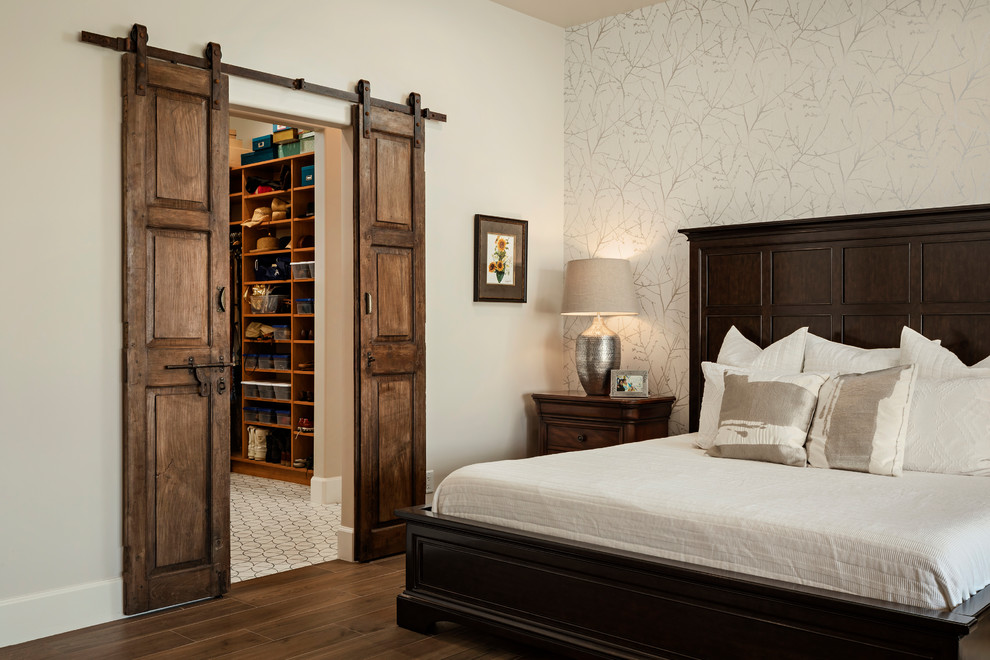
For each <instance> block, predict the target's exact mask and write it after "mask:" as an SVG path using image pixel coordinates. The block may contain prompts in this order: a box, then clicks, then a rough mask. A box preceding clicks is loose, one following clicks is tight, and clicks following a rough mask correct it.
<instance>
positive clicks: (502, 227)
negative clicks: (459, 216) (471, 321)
mask: <svg viewBox="0 0 990 660" xmlns="http://www.w3.org/2000/svg"><path fill="white" fill-rule="evenodd" d="M528 225H529V223H528V222H526V221H525V220H512V219H510V218H498V217H495V216H490V215H480V214H479V215H476V216H474V301H475V302H519V303H524V302H526V230H527V227H528Z"/></svg>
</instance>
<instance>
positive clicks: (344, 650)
mask: <svg viewBox="0 0 990 660" xmlns="http://www.w3.org/2000/svg"><path fill="white" fill-rule="evenodd" d="M404 562H405V557H404V556H398V557H390V558H388V559H383V560H380V561H377V562H372V563H369V564H351V563H347V562H342V561H332V562H327V563H324V564H316V565H314V566H307V567H306V568H300V569H297V570H295V571H290V572H287V573H279V574H277V575H270V576H268V577H263V578H258V579H255V580H250V581H247V582H239V583H237V584H235V585H233V587H232V588H231V590H230V593H229V594H227V595H226V596H224V597H223V598H219V599H214V600H209V601H203V602H199V603H194V604H191V605H185V606H180V607H175V608H171V609H168V610H162V611H160V612H154V613H152V614H145V615H142V616H136V617H131V618H129V619H122V620H120V621H113V622H110V623H105V624H102V625H99V626H93V627H91V628H83V629H82V630H76V631H73V632H68V633H64V634H61V635H55V636H52V637H46V638H44V639H39V640H35V641H33V642H26V643H24V644H19V645H16V646H9V647H6V648H2V649H0V658H4V659H8V658H9V659H11V660H26V659H31V660H35V659H39V658H59V659H60V660H66V659H76V658H86V659H89V658H101V659H103V658H107V659H110V658H121V659H128V660H129V659H131V658H156V659H159V658H160V659H165V658H182V659H183V660H187V659H190V658H218V657H227V658H237V659H241V658H248V659H249V658H264V659H265V660H272V659H275V658H307V659H309V658H335V659H336V658H342V659H347V658H355V659H362V660H363V659H364V658H383V659H384V658H436V659H442V658H449V659H450V660H468V659H469V658H491V659H499V660H510V659H512V658H553V657H556V656H554V655H551V654H548V653H545V652H543V651H540V650H539V649H535V648H532V647H529V646H525V645H522V644H517V643H515V642H512V641H509V640H503V639H501V638H497V637H492V636H489V635H487V634H484V633H480V632H476V631H473V630H471V629H469V628H463V627H460V626H456V625H454V624H441V625H440V626H439V630H438V632H437V633H436V634H434V635H420V634H418V633H414V632H412V631H409V630H405V629H403V628H399V627H398V626H396V625H395V597H396V596H397V595H398V594H399V593H400V592H401V591H402V589H403V588H404V586H405V566H404Z"/></svg>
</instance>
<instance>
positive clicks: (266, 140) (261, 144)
mask: <svg viewBox="0 0 990 660" xmlns="http://www.w3.org/2000/svg"><path fill="white" fill-rule="evenodd" d="M271 148H272V136H271V133H269V134H268V135H262V136H261V137H256V138H251V149H253V150H254V151H261V150H262V149H271Z"/></svg>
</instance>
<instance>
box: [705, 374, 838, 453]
mask: <svg viewBox="0 0 990 660" xmlns="http://www.w3.org/2000/svg"><path fill="white" fill-rule="evenodd" d="M826 379H827V376H824V375H821V374H791V375H769V374H763V375H758V374H755V373H748V374H745V373H743V374H740V373H732V372H731V371H729V372H727V373H725V375H724V379H723V380H724V383H725V392H724V394H723V395H722V408H721V410H720V412H719V424H718V432H717V433H716V434H715V443H714V445H713V446H712V447H711V448H709V449H708V454H709V455H710V456H715V457H717V458H741V459H745V460H751V461H765V462H768V463H783V464H784V465H795V466H799V467H804V466H805V464H806V463H807V454H806V453H805V450H804V444H805V441H806V440H807V438H808V426H809V425H810V424H811V418H812V416H813V415H814V413H815V404H816V402H817V400H818V390H819V388H821V386H822V383H824V382H825V381H826Z"/></svg>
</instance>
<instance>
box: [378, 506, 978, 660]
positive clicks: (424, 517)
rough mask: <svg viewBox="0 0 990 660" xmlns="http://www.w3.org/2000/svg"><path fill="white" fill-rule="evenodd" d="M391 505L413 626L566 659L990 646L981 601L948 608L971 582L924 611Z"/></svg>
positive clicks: (405, 605) (860, 653) (887, 652)
mask: <svg viewBox="0 0 990 660" xmlns="http://www.w3.org/2000/svg"><path fill="white" fill-rule="evenodd" d="M399 515H400V517H401V518H403V519H404V520H405V522H406V529H407V532H406V535H407V536H406V589H405V591H404V592H403V593H402V594H400V595H399V596H398V601H397V605H396V607H397V623H398V625H399V626H402V627H404V628H408V629H411V630H415V631H419V632H428V631H429V630H430V629H431V627H432V626H433V624H435V623H436V622H438V621H453V622H457V623H462V624H466V625H472V626H479V627H482V628H485V629H488V630H489V631H491V632H494V633H496V634H502V635H505V636H510V637H513V638H516V639H520V640H523V641H528V642H531V643H535V644H538V645H541V646H544V647H548V648H551V649H553V650H556V651H557V652H561V653H564V654H566V655H568V656H571V657H627V658H639V657H683V658H728V657H731V658H747V657H773V658H795V659H797V658H801V659H804V658H823V659H825V658H828V659H831V658H843V660H853V659H855V658H863V659H869V660H876V659H878V658H915V659H916V658H939V659H942V658H945V659H948V658H975V657H988V656H987V655H983V654H985V653H990V646H988V639H987V638H988V637H990V631H988V630H986V629H987V628H990V620H988V621H985V622H984V623H983V625H982V626H978V625H977V624H979V623H980V620H981V618H982V617H981V616H980V614H983V615H985V614H986V610H988V609H990V608H988V607H986V606H984V607H982V608H980V610H979V611H978V612H976V613H975V614H974V613H963V612H962V611H961V610H964V609H965V611H966V612H970V611H972V610H973V609H974V600H975V599H979V598H980V597H981V596H984V595H986V594H984V593H982V592H981V594H979V595H978V596H977V597H974V599H971V600H970V601H967V603H965V604H964V605H962V606H960V607H959V608H957V609H956V610H954V611H952V612H935V611H929V610H922V609H919V608H911V607H904V606H899V605H893V604H890V603H882V602H879V601H873V600H870V599H864V598H857V597H851V596H850V597H845V596H843V595H841V594H833V593H830V592H825V591H822V590H816V589H811V588H806V587H801V586H797V585H788V584H785V583H780V582H776V581H772V580H764V579H761V578H754V577H751V576H743V575H739V574H735V573H730V572H727V571H718V570H714V569H706V568H701V567H697V566H690V565H687V564H682V563H679V562H671V561H664V560H659V559H655V558H651V557H646V556H642V555H637V554H634V553H627V552H620V551H612V550H608V549H603V548H599V547H596V546H591V545H587V544H579V543H571V542H566V541H560V540H557V539H552V538H549V537H545V536H540V535H530V534H522V533H518V532H514V531H512V530H507V529H504V528H500V527H496V526H491V525H484V524H480V523H473V522H470V521H466V520H460V519H456V518H451V517H445V516H440V515H437V514H434V513H432V512H431V511H430V509H429V508H428V507H414V508H410V509H405V510H402V511H400V512H399ZM985 591H986V590H985ZM981 602H982V601H981ZM977 604H978V603H977Z"/></svg>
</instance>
